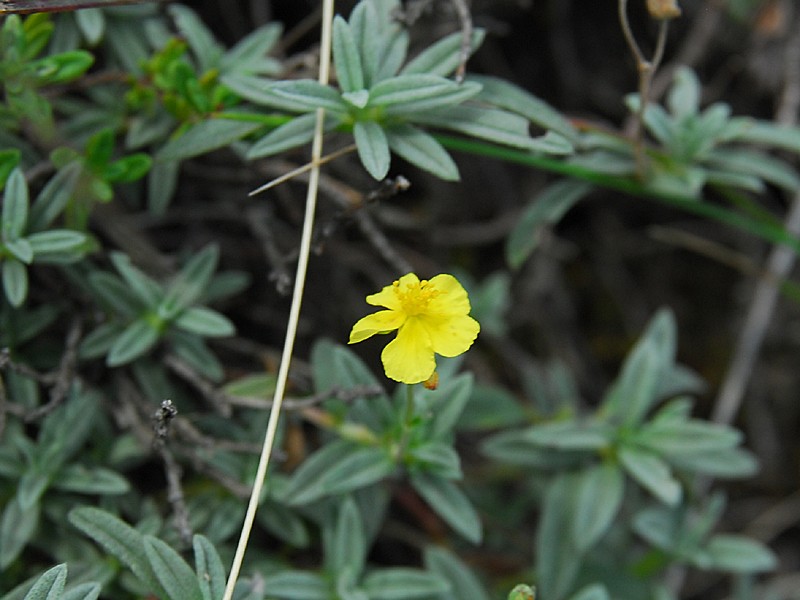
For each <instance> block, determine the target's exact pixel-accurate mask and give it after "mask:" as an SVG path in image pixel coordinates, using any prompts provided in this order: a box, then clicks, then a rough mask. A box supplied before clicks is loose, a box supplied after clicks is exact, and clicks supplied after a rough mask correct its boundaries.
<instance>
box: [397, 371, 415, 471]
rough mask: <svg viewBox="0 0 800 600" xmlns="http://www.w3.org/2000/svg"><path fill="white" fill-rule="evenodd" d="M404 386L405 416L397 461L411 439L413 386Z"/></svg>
mask: <svg viewBox="0 0 800 600" xmlns="http://www.w3.org/2000/svg"><path fill="white" fill-rule="evenodd" d="M405 386H406V405H405V414H404V415H403V431H402V433H401V434H400V445H399V446H398V449H397V459H398V460H401V459H402V457H403V454H405V452H406V448H407V447H408V442H409V440H410V438H411V424H412V423H413V421H414V386H413V385H411V384H408V383H407V384H405Z"/></svg>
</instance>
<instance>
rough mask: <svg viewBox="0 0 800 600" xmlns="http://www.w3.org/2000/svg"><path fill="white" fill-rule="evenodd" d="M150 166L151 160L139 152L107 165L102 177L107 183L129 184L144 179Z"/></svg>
mask: <svg viewBox="0 0 800 600" xmlns="http://www.w3.org/2000/svg"><path fill="white" fill-rule="evenodd" d="M152 165H153V159H152V158H150V156H148V155H147V154H144V153H142V152H139V153H137V154H131V155H129V156H124V157H123V158H120V159H118V160H115V161H114V162H112V163H109V164H108V165H107V166H106V168H105V169H104V170H103V177H104V178H105V180H106V181H108V182H109V183H130V182H132V181H138V180H139V179H141V178H142V177H144V176H145V175H146V174H147V172H148V171H149V170H150V167H151V166H152Z"/></svg>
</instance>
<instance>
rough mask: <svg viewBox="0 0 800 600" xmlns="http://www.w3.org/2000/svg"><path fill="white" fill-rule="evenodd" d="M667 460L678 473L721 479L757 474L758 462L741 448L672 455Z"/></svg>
mask: <svg viewBox="0 0 800 600" xmlns="http://www.w3.org/2000/svg"><path fill="white" fill-rule="evenodd" d="M668 458H669V461H670V463H671V464H672V465H673V466H674V467H675V469H677V470H679V471H688V472H692V473H701V474H703V475H710V476H711V477H717V478H721V479H722V478H724V479H735V478H744V477H751V476H753V475H755V474H756V473H757V472H758V461H757V460H756V458H755V457H754V456H753V454H752V453H750V452H748V451H747V450H744V449H742V448H730V449H728V450H714V451H705V452H703V453H702V454H683V455H678V454H673V455H671V456H669V457H668Z"/></svg>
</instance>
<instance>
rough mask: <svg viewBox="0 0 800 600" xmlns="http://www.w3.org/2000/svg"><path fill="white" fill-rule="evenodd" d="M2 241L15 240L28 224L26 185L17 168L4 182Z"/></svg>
mask: <svg viewBox="0 0 800 600" xmlns="http://www.w3.org/2000/svg"><path fill="white" fill-rule="evenodd" d="M2 219H3V223H2V235H3V241H11V240H16V239H17V238H19V237H21V236H22V234H23V233H24V231H25V224H26V223H27V222H28V184H27V183H26V182H25V176H24V175H23V174H22V171H21V170H20V169H19V168H15V169H14V170H13V171H12V172H11V175H10V176H9V177H8V181H7V182H6V191H5V194H4V195H3V211H2Z"/></svg>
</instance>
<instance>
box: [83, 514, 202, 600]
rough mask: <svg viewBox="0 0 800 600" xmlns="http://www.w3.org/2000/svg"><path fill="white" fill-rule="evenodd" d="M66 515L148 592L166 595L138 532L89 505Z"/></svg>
mask: <svg viewBox="0 0 800 600" xmlns="http://www.w3.org/2000/svg"><path fill="white" fill-rule="evenodd" d="M68 518H69V521H70V523H72V524H73V525H74V526H75V527H77V528H78V529H80V530H81V531H82V532H83V533H84V534H86V535H87V536H89V537H90V538H92V539H93V540H94V541H95V542H97V543H98V544H100V545H101V546H102V547H103V548H104V549H105V550H106V551H107V552H109V553H111V554H112V555H114V556H115V557H117V558H118V559H119V560H120V561H122V562H123V563H124V564H125V565H126V566H127V567H128V568H129V569H130V570H131V571H133V574H134V575H136V577H137V578H138V579H139V581H141V582H142V584H144V586H145V587H146V588H147V590H148V591H149V592H151V593H153V594H154V595H156V596H163V597H165V598H166V597H169V595H168V594H167V592H166V590H164V588H163V587H162V586H161V584H160V583H159V580H158V578H157V577H156V575H155V573H154V572H153V568H152V567H151V565H150V561H149V560H148V558H147V556H146V554H145V549H144V539H143V536H142V534H141V533H139V532H138V531H136V530H135V529H134V528H133V527H131V526H130V525H128V524H127V523H125V522H123V521H121V520H120V519H118V518H117V517H115V516H114V515H112V514H110V513H108V512H106V511H104V510H100V509H99V508H94V507H92V506H81V507H79V508H75V509H73V510H71V511H70V512H69V515H68ZM198 596H199V595H198Z"/></svg>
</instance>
